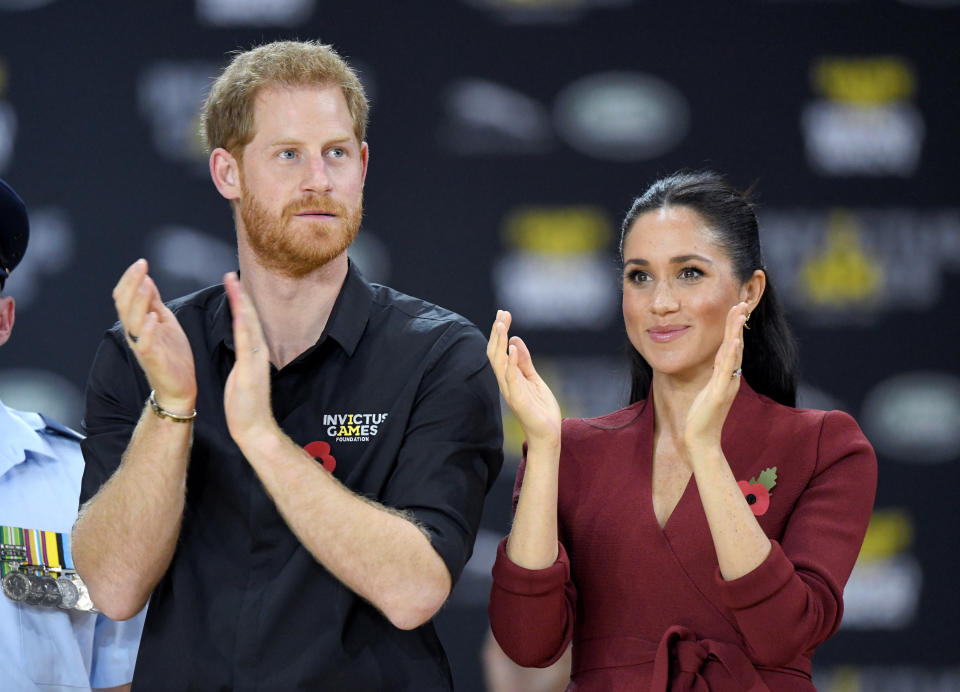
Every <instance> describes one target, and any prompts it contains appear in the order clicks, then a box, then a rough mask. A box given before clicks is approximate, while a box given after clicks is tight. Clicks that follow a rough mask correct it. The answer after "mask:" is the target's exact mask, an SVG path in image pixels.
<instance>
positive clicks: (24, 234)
mask: <svg viewBox="0 0 960 692" xmlns="http://www.w3.org/2000/svg"><path fill="white" fill-rule="evenodd" d="M29 237H30V222H29V221H28V220H27V205H26V204H24V203H23V200H22V199H20V195H18V194H17V193H16V192H14V190H13V188H12V187H10V186H9V185H8V184H7V183H6V182H5V181H4V180H2V179H0V288H3V284H4V282H6V280H7V277H8V276H10V272H12V271H13V268H14V267H16V266H17V265H18V264H19V263H20V260H22V259H23V253H25V252H26V251H27V240H28V239H29Z"/></svg>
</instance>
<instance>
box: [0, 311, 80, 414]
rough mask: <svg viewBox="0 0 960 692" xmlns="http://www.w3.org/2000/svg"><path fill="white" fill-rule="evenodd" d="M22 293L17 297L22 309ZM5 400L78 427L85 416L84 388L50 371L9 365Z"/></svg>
mask: <svg viewBox="0 0 960 692" xmlns="http://www.w3.org/2000/svg"><path fill="white" fill-rule="evenodd" d="M19 300H20V296H19V295H18V296H17V301H18V305H17V307H18V308H19V307H20V306H19ZM0 392H2V393H3V403H4V404H5V405H6V406H9V407H10V408H14V409H17V410H18V411H42V412H43V414H44V415H45V416H50V417H51V418H53V419H54V420H57V421H60V422H61V423H63V424H64V425H68V426H70V427H71V428H74V429H75V430H79V429H80V419H81V417H82V416H83V391H82V390H81V389H80V388H79V387H77V386H76V385H75V384H73V382H71V381H70V380H68V379H66V378H65V377H63V376H61V375H58V374H57V373H55V372H53V371H50V370H43V369H39V368H8V369H6V370H0Z"/></svg>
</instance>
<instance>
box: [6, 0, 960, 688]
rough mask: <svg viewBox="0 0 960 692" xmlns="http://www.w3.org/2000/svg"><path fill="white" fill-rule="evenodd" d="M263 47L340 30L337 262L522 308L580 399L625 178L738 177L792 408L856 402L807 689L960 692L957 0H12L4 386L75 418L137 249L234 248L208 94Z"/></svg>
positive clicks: (599, 373)
mask: <svg viewBox="0 0 960 692" xmlns="http://www.w3.org/2000/svg"><path fill="white" fill-rule="evenodd" d="M277 38H304V39H305V38H318V39H321V40H323V41H324V42H328V43H332V44H334V45H335V46H336V47H337V49H338V50H339V51H340V52H341V53H342V54H343V55H344V56H345V57H347V58H348V59H349V60H350V61H351V62H352V63H353V64H354V65H355V66H358V67H359V69H360V71H361V73H362V78H363V81H364V83H365V85H366V87H367V89H368V91H369V94H370V97H371V100H372V112H371V127H370V130H369V142H370V147H371V165H370V173H369V176H368V178H367V185H366V214H365V218H364V224H363V229H362V230H361V232H360V236H359V238H358V240H357V242H356V244H355V246H354V248H353V249H352V250H351V254H352V255H353V258H354V260H355V261H356V262H357V263H358V264H359V265H360V267H361V268H362V269H363V270H364V272H365V274H366V275H367V276H368V278H371V279H372V280H375V281H381V282H384V283H388V284H390V285H392V286H393V287H395V288H397V289H399V290H402V291H405V292H408V293H412V294H414V295H417V296H420V297H423V298H426V299H428V300H431V301H434V302H437V303H440V304H442V305H444V306H446V307H449V308H451V309H453V310H456V311H458V312H460V313H462V314H464V315H466V316H467V317H468V318H470V319H471V320H473V321H474V322H475V323H476V324H478V325H479V326H480V327H481V329H482V330H484V331H486V330H487V329H488V325H489V323H490V322H491V321H492V319H493V316H494V311H495V309H496V308H497V307H505V308H509V309H510V310H512V311H513V313H514V316H515V325H516V327H515V329H516V331H517V332H518V333H521V334H523V335H524V336H525V337H526V338H527V340H528V343H529V344H530V345H531V347H532V350H533V352H534V354H535V357H536V359H537V362H538V365H539V367H540V370H541V371H542V372H543V373H544V375H545V376H546V377H547V379H549V381H550V383H551V384H552V386H553V388H554V391H555V392H557V394H558V396H559V398H560V399H561V404H562V406H563V408H564V412H565V414H566V415H568V416H585V415H597V414H601V413H605V412H608V411H610V410H613V409H616V408H618V407H620V406H621V405H623V404H624V403H625V401H626V396H627V385H626V381H625V377H624V373H625V363H624V358H623V356H624V352H625V351H624V349H625V344H626V340H625V337H624V334H623V326H622V319H621V315H620V307H619V300H620V295H619V290H620V289H619V281H618V276H617V266H616V246H617V240H618V236H619V222H620V219H621V218H622V217H623V215H624V213H625V212H626V210H627V209H628V208H629V206H630V202H631V200H632V198H633V197H634V196H636V195H637V194H639V193H641V192H642V191H643V190H644V189H645V188H646V186H647V185H648V184H649V183H650V182H652V181H653V180H654V179H655V178H656V177H658V176H661V175H665V174H669V173H671V172H673V171H675V170H677V169H679V168H704V167H709V168H714V169H717V170H719V171H722V172H724V173H727V174H728V175H729V176H730V177H731V178H732V180H733V181H734V182H735V183H736V184H738V185H740V186H741V187H748V186H750V185H753V184H755V183H756V191H757V194H758V201H759V202H760V205H761V206H760V220H761V238H762V241H763V244H764V251H765V255H766V261H767V265H768V268H769V273H770V276H771V278H772V280H773V281H774V282H776V283H777V285H778V288H779V290H780V293H781V296H782V297H783V298H784V300H785V302H786V304H787V308H788V312H789V316H790V319H791V321H792V324H793V325H794V327H795V329H796V332H797V334H798V336H799V338H800V343H801V358H802V361H801V362H802V383H803V386H802V402H801V403H802V404H804V405H806V406H812V407H818V408H839V409H844V410H846V411H849V412H850V413H851V414H853V415H854V416H855V417H856V418H857V420H858V421H859V422H860V424H861V426H862V427H863V428H864V430H865V431H866V433H867V435H868V437H869V438H870V439H871V441H872V442H873V444H874V446H875V448H876V450H877V453H878V457H879V460H880V484H879V490H878V494H877V504H876V509H875V514H874V518H873V520H872V523H871V526H870V531H869V534H868V537H867V541H866V543H865V546H864V549H863V551H862V553H861V556H860V560H859V562H858V564H857V567H856V569H855V571H854V574H853V577H852V578H851V581H850V583H849V584H848V586H847V590H846V595H845V598H846V614H845V617H844V621H843V626H842V628H841V630H840V632H839V633H838V634H837V635H836V636H835V637H834V638H833V639H832V640H830V641H829V642H828V643H826V644H825V645H823V646H822V647H820V649H819V650H818V652H817V656H816V659H815V661H814V669H815V670H814V679H815V682H816V684H817V685H818V688H819V689H821V690H833V691H843V692H853V691H856V690H958V689H960V643H958V642H960V638H958V637H957V636H956V624H955V623H956V622H957V620H958V617H960V597H958V596H957V588H956V585H957V583H958V567H960V565H958V559H957V555H956V551H957V548H958V546H960V541H958V538H960V522H958V521H957V519H956V516H955V513H956V508H957V500H958V497H960V493H958V490H957V472H958V462H960V355H958V336H960V309H958V305H960V198H958V194H957V182H956V178H957V174H956V171H957V165H958V160H960V136H958V135H960V125H958V123H960V1H958V0H900V1H895V0H875V1H866V0H861V1H857V0H833V1H831V0H819V1H814V0H766V1H763V0H753V1H746V0H745V1H742V2H716V3H704V2H699V3H694V2H681V1H679V0H677V1H673V2H646V1H643V0H432V1H428V2H418V3H411V2H407V3H401V2H385V1H381V0H351V2H349V3H347V2H336V3H335V2H330V1H325V0H271V1H270V2H261V1H260V0H176V1H171V2H162V3H161V2H136V3H134V2H127V1H126V0H101V1H99V2H95V3H94V2H68V1H67V0H0V176H2V177H3V178H5V179H7V180H8V181H9V182H10V183H11V184H12V185H13V186H14V187H15V188H16V189H17V190H18V191H19V192H20V194H21V195H22V196H23V197H24V199H25V200H26V202H27V205H28V207H29V208H30V211H31V222H32V231H31V233H32V235H31V240H30V248H29V251H28V253H27V256H26V259H25V260H24V262H23V263H22V265H21V266H20V267H19V268H18V269H17V271H15V272H14V274H13V276H12V277H11V279H10V280H9V281H8V282H7V287H6V293H8V294H9V295H12V296H14V297H15V298H16V300H17V326H16V330H15V332H14V335H13V338H12V340H11V341H10V342H9V343H8V344H7V345H6V346H5V347H4V348H3V350H2V351H0V398H2V399H3V401H4V402H5V403H6V404H7V405H10V406H14V407H20V408H27V409H34V410H41V411H44V412H46V413H48V414H50V415H53V416H54V417H57V418H59V419H61V420H63V421H64V422H67V423H68V424H71V425H73V426H79V425H80V417H81V398H82V390H83V386H84V381H85V378H86V373H87V368H88V367H89V364H90V361H91V359H92V357H93V353H94V351H95V349H96V346H97V343H98V341H99V338H100V336H101V334H102V332H103V330H105V329H106V328H108V327H109V326H110V325H111V324H112V323H113V321H114V320H115V315H114V313H113V308H112V303H111V300H110V290H111V288H112V286H113V284H114V282H115V281H116V279H117V278H118V277H119V275H120V273H121V272H122V270H123V269H124V268H125V267H126V266H127V265H128V264H129V263H130V262H131V261H133V260H134V259H136V258H137V257H141V256H142V257H146V258H148V260H149V261H150V263H151V268H152V273H153V275H154V277H155V278H156V279H157V280H158V283H159V285H160V289H161V292H162V293H163V294H164V296H165V297H166V298H173V297H175V296H178V295H180V294H183V293H186V292H189V291H192V290H195V289H197V288H200V287H202V286H205V285H209V284H211V283H215V282H217V281H219V277H220V276H221V275H222V273H223V272H224V271H227V270H230V269H233V268H235V262H236V260H235V249H234V232H233V224H232V219H231V217H230V213H229V208H228V206H227V204H226V202H224V201H223V200H222V199H221V198H220V197H219V196H218V195H217V193H216V191H215V190H214V188H213V186H212V184H211V183H210V181H209V178H208V175H207V166H206V157H205V156H204V154H203V151H202V147H201V145H200V142H199V140H198V138H197V135H196V130H197V122H198V119H197V111H198V107H199V105H200V103H201V102H202V100H203V97H204V95H205V93H206V89H207V88H208V86H209V84H210V80H211V76H212V75H214V74H215V73H216V72H217V71H218V70H219V69H220V68H221V67H222V66H223V64H224V63H225V59H226V58H225V54H226V53H227V52H228V51H231V50H235V49H238V48H248V47H250V46H252V45H254V44H256V43H260V42H264V41H269V40H274V39H277ZM504 423H505V432H506V439H507V458H508V463H507V465H506V466H505V468H504V471H503V474H502V475H501V477H500V479H499V480H498V482H497V485H496V486H495V488H494V489H493V491H492V492H491V495H490V498H489V500H488V505H487V511H486V514H485V517H484V523H483V530H482V532H481V534H480V536H479V538H478V541H477V545H476V549H475V554H474V557H473V559H472V560H471V562H470V564H469V565H468V568H467V570H466V571H465V573H464V577H463V579H462V580H461V582H460V583H459V585H458V586H457V588H456V590H455V592H454V594H453V596H452V598H451V600H450V603H449V604H448V605H447V606H446V607H445V609H444V610H443V612H442V613H441V615H440V617H439V627H440V631H441V635H442V637H443V639H444V642H445V645H446V648H447V650H448V654H449V657H450V660H451V665H452V667H453V670H454V677H455V680H456V684H457V689H458V690H466V691H473V690H476V691H479V690H485V689H488V685H487V683H486V682H485V680H492V677H491V676H493V673H491V672H490V669H489V667H488V672H487V674H486V675H487V677H485V673H484V671H483V663H482V657H481V650H482V647H483V643H484V639H485V635H486V627H487V625H486V601H487V595H488V592H489V585H490V582H489V572H490V566H491V565H492V563H493V556H494V551H495V547H496V544H497V542H498V541H499V539H500V538H501V537H502V536H503V535H504V534H505V533H506V531H507V530H508V528H509V520H510V494H511V489H512V485H513V475H514V472H515V469H516V463H517V457H518V451H519V446H520V443H521V439H520V435H519V430H518V428H517V426H516V424H515V422H514V421H512V420H510V419H509V418H505V421H504ZM0 443H2V441H0ZM638 588H642V584H638ZM492 657H493V654H490V652H489V651H488V658H490V660H492ZM491 665H494V664H491ZM509 675H510V674H509V673H504V676H505V677H509ZM517 684H518V685H521V686H520V687H518V688H517V689H525V690H532V689H534V685H535V683H533V682H523V683H517ZM505 685H506V683H503V684H500V686H499V687H497V689H507V687H506V686H505ZM489 689H491V690H492V689H494V685H493V684H492V682H491V683H490V685H489Z"/></svg>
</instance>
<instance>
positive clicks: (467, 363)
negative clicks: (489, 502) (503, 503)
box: [381, 326, 503, 583]
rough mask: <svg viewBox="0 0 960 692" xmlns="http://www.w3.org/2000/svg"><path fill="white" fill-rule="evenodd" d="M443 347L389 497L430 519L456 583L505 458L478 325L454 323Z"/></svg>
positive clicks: (420, 396) (423, 385) (423, 387)
mask: <svg viewBox="0 0 960 692" xmlns="http://www.w3.org/2000/svg"><path fill="white" fill-rule="evenodd" d="M435 348H436V349H437V353H438V355H437V359H436V362H435V363H434V364H433V365H432V366H431V367H429V368H428V369H427V371H426V373H425V374H424V376H423V379H422V381H421V382H420V387H419V389H418V391H417V400H416V402H415V404H414V407H413V411H412V413H411V415H410V419H409V421H408V424H407V429H406V432H405V436H404V441H403V444H402V446H401V448H400V452H399V458H398V463H397V470H396V472H395V473H394V475H393V477H392V478H391V479H390V482H389V484H388V486H387V488H386V490H385V492H384V495H383V497H382V498H381V500H382V502H383V503H384V504H386V505H388V506H390V507H395V508H397V509H400V510H403V511H406V512H409V513H410V514H412V515H413V516H414V517H415V518H416V520H417V521H418V522H419V523H420V524H421V525H422V526H423V527H425V529H426V530H427V532H428V534H429V537H430V541H431V543H432V544H433V547H434V549H435V550H436V551H437V553H438V554H439V555H440V557H441V558H442V559H443V561H444V563H445V564H446V566H447V569H448V570H449V571H450V576H451V579H452V580H453V583H456V582H457V579H458V578H459V576H460V573H461V571H462V570H463V566H464V565H465V564H466V562H467V560H468V559H469V558H470V554H471V553H472V551H473V543H474V539H475V538H476V535H477V530H478V528H479V526H480V516H481V513H482V511H483V500H484V497H485V496H486V493H487V491H488V490H489V489H490V488H491V487H492V485H493V482H494V481H495V480H496V477H497V474H498V473H499V472H500V467H501V466H502V465H503V432H502V429H501V422H500V395H499V392H498V390H497V383H496V379H495V378H494V376H493V371H492V370H491V368H490V365H489V363H488V362H487V356H486V341H485V340H484V338H483V336H482V335H481V334H480V332H479V331H478V330H477V329H476V328H475V327H472V326H471V327H469V328H463V329H457V330H451V331H450V332H448V333H446V334H445V335H444V336H443V337H441V340H439V341H438V344H437V345H436V346H435Z"/></svg>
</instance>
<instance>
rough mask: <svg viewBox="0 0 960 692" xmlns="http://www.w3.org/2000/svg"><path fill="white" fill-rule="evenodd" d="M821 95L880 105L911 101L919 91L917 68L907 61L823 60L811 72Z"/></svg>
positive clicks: (830, 58) (812, 80)
mask: <svg viewBox="0 0 960 692" xmlns="http://www.w3.org/2000/svg"><path fill="white" fill-rule="evenodd" d="M810 81H811V82H812V83H813V88H814V90H815V91H817V92H818V93H821V94H823V95H824V96H826V97H827V98H829V99H832V100H834V101H842V102H845V103H850V104H853V105H858V106H877V105H882V104H886V103H891V102H893V101H903V100H907V99H909V98H911V97H912V96H913V94H914V91H915V90H916V79H915V77H914V74H913V69H912V68H911V67H910V65H909V64H908V63H907V62H906V60H904V59H903V58H900V57H897V56H881V57H873V58H838V57H829V58H820V59H819V60H817V61H816V62H815V63H814V64H813V67H812V68H811V70H810Z"/></svg>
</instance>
